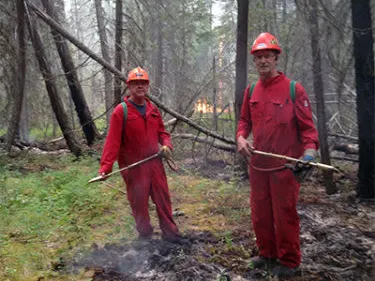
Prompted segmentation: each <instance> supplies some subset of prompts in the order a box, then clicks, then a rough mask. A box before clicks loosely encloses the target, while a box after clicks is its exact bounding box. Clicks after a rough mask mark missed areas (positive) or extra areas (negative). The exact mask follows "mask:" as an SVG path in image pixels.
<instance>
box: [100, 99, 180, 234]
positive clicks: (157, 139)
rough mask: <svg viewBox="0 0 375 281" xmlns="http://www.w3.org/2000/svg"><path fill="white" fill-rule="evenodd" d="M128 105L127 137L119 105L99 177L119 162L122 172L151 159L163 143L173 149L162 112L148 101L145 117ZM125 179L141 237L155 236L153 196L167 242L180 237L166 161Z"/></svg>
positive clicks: (141, 168) (149, 164)
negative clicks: (152, 210) (125, 168)
mask: <svg viewBox="0 0 375 281" xmlns="http://www.w3.org/2000/svg"><path fill="white" fill-rule="evenodd" d="M125 102H126V104H127V107H128V117H127V121H126V125H125V133H123V120H124V111H123V107H122V105H121V104H119V105H117V106H116V108H115V109H114V111H113V113H112V116H111V120H110V126H109V132H108V136H107V138H106V142H105V145H104V149H103V154H102V157H101V160H100V170H99V173H102V172H104V173H106V174H107V173H110V172H111V171H112V166H113V163H114V161H115V160H116V158H117V161H118V164H119V167H120V168H122V167H125V166H128V165H130V164H133V163H134V162H137V161H140V160H142V159H144V158H146V157H149V156H151V155H153V154H155V153H157V152H158V151H159V143H160V144H161V145H166V146H168V147H169V148H171V149H172V144H171V140H170V135H169V133H167V132H166V131H165V128H164V124H163V120H162V118H161V115H160V113H159V111H158V109H157V108H156V107H155V106H154V105H153V104H152V103H151V102H150V101H149V100H148V99H146V104H147V105H146V114H145V116H144V117H143V116H142V115H141V114H140V113H139V112H138V110H137V109H136V108H135V106H134V105H133V104H132V103H131V102H129V101H128V98H127V97H126V98H125ZM121 175H122V177H123V179H124V181H125V183H126V189H127V197H128V200H129V202H130V206H131V208H132V213H133V216H134V219H135V222H136V228H137V231H138V232H139V235H140V236H141V237H147V236H150V235H151V234H152V233H153V228H152V226H151V224H150V216H149V212H148V200H149V197H150V196H151V198H152V200H153V202H154V203H155V205H156V211H157V214H158V217H159V224H160V229H161V230H162V232H163V238H174V237H176V236H177V235H179V231H178V229H177V226H176V224H175V222H174V221H173V217H172V206H171V199H170V194H169V190H168V184H167V177H166V174H165V170H164V166H163V163H162V160H161V159H160V158H159V157H158V158H154V159H153V160H150V161H148V162H145V163H143V164H141V165H140V166H137V167H134V168H131V169H129V170H126V171H123V172H121Z"/></svg>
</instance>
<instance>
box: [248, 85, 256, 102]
mask: <svg viewBox="0 0 375 281" xmlns="http://www.w3.org/2000/svg"><path fill="white" fill-rule="evenodd" d="M255 84H256V82H253V83H251V86H250V88H249V99H251V96H252V94H253V91H254V88H255Z"/></svg>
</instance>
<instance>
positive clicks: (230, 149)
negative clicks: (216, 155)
mask: <svg viewBox="0 0 375 281" xmlns="http://www.w3.org/2000/svg"><path fill="white" fill-rule="evenodd" d="M172 138H180V139H189V140H192V141H196V142H199V143H204V144H208V145H211V146H212V147H214V148H217V149H220V150H224V151H228V152H235V151H236V146H235V145H230V144H225V143H215V142H214V143H212V138H206V137H199V136H195V135H193V134H172Z"/></svg>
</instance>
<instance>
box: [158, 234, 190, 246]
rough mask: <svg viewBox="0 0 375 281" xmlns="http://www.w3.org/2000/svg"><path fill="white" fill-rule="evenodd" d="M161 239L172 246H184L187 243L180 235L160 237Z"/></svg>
mask: <svg viewBox="0 0 375 281" xmlns="http://www.w3.org/2000/svg"><path fill="white" fill-rule="evenodd" d="M162 239H163V240H164V241H166V242H169V243H172V244H180V245H184V244H187V243H188V240H187V239H184V237H183V236H182V235H180V234H177V235H173V236H162Z"/></svg>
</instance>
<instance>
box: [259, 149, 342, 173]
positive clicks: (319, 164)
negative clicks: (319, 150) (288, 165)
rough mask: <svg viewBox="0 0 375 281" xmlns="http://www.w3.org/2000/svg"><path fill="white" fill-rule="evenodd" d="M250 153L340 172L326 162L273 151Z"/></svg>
mask: <svg viewBox="0 0 375 281" xmlns="http://www.w3.org/2000/svg"><path fill="white" fill-rule="evenodd" d="M252 153H254V154H259V155H264V156H269V157H273V158H279V159H284V160H287V161H292V162H296V163H302V164H304V165H311V166H313V167H317V168H320V169H323V170H330V171H334V172H338V173H339V172H340V171H339V170H338V169H337V168H335V167H333V166H330V165H327V164H323V163H316V162H309V161H303V160H301V159H297V158H293V157H289V156H285V155H280V154H275V153H269V152H264V151H260V150H252Z"/></svg>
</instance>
